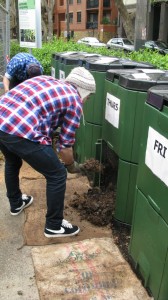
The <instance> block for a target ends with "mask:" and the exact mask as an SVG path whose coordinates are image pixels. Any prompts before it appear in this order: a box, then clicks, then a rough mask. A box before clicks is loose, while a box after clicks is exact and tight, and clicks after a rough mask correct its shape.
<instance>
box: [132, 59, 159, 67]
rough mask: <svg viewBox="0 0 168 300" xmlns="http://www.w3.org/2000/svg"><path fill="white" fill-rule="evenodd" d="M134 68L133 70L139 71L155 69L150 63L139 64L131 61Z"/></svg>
mask: <svg viewBox="0 0 168 300" xmlns="http://www.w3.org/2000/svg"><path fill="white" fill-rule="evenodd" d="M132 62H133V63H134V64H135V65H136V67H135V68H140V69H156V67H155V66H154V65H152V64H150V63H147V62H139V61H132Z"/></svg>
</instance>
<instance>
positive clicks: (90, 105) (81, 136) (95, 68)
mask: <svg viewBox="0 0 168 300" xmlns="http://www.w3.org/2000/svg"><path fill="white" fill-rule="evenodd" d="M79 64H80V65H81V66H84V67H85V68H86V69H88V70H89V71H90V72H91V73H92V75H93V77H94V78H95V81H96V94H94V95H92V96H91V97H90V98H89V100H88V101H87V102H86V103H85V104H84V108H83V110H84V119H85V124H86V126H87V128H90V130H91V133H90V134H89V133H88V130H86V132H87V133H85V125H84V123H83V122H81V126H80V128H79V129H78V130H77V134H76V143H75V145H74V152H75V156H76V157H77V160H78V162H81V163H82V162H83V161H84V160H85V158H87V159H89V158H95V157H97V159H98V160H100V156H101V153H100V155H98V150H97V149H99V143H96V144H94V145H93V141H95V140H100V139H102V122H103V105H104V103H105V101H104V99H105V98H104V81H105V75H106V72H107V70H108V69H111V68H113V69H114V70H116V69H132V68H142V69H145V68H147V67H148V68H154V67H153V65H151V64H147V63H146V64H145V63H139V62H135V61H131V60H128V59H119V58H116V57H109V56H100V57H99V58H96V57H87V56H86V57H83V58H82V59H79ZM88 136H92V137H93V138H92V139H91V140H89V139H88ZM82 145H83V146H82ZM84 145H86V146H85V148H84ZM97 147H98V148H97ZM90 149H92V151H90ZM96 153H97V154H96ZM96 155H97V156H96ZM89 156H90V157H89Z"/></svg>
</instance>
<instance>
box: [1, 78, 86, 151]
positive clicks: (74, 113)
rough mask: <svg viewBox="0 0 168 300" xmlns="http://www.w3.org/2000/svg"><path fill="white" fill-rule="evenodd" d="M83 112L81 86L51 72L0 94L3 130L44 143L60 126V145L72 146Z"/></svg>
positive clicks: (47, 143) (48, 142)
mask: <svg viewBox="0 0 168 300" xmlns="http://www.w3.org/2000/svg"><path fill="white" fill-rule="evenodd" d="M81 114H82V100H81V98H80V96H79V94H78V92H77V89H76V88H75V87H73V86H72V85H71V84H68V83H64V82H63V81H61V80H56V79H55V78H53V77H51V76H44V75H42V76H37V77H34V78H31V79H28V80H26V81H24V82H23V83H20V84H19V85H18V86H16V87H15V88H13V89H12V90H10V91H9V92H8V93H6V94H5V95H3V96H1V97H0V130H1V131H3V132H6V133H9V134H12V135H16V136H19V137H23V138H25V139H28V140H31V141H33V142H38V143H40V144H44V145H51V143H52V134H53V131H55V130H56V129H57V127H58V126H60V127H61V130H60V134H59V144H60V148H62V147H64V146H72V145H73V144H74V142H75V130H76V129H77V128H78V127H79V125H80V118H81Z"/></svg>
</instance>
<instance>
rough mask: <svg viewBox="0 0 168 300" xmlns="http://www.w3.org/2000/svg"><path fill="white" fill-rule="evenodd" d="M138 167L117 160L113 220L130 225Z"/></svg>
mask: <svg viewBox="0 0 168 300" xmlns="http://www.w3.org/2000/svg"><path fill="white" fill-rule="evenodd" d="M137 169H138V166H137V165H136V164H132V163H127V162H125V161H122V160H121V159H119V166H118V177H117V194H116V203H115V213H114V218H115V219H116V220H118V221H119V222H121V223H125V224H128V225H132V216H133V207H134V201H135V188H136V177H137Z"/></svg>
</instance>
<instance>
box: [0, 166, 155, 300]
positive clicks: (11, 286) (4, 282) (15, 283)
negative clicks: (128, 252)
mask: <svg viewBox="0 0 168 300" xmlns="http://www.w3.org/2000/svg"><path fill="white" fill-rule="evenodd" d="M3 167H4V166H3V163H1V164H0V199H1V210H0V228H1V231H0V300H39V299H41V300H51V299H52V300H57V299H58V300H60V299H66V300H69V299H71V300H72V299H76V300H79V299H81V300H86V299H85V298H81V295H80V296H79V297H78V295H76V296H75V298H72V297H73V296H72V297H71V296H70V295H67V296H66V295H64V296H63V298H57V297H56V298H55V296H54V298H52V297H51V298H50V297H49V298H48V297H47V298H46V297H45V296H44V295H43V290H42V288H43V289H44V288H46V284H44V283H43V274H45V273H47V272H48V269H47V267H45V264H46V265H48V264H49V263H50V260H49V258H48V256H47V259H46V253H48V252H49V250H50V251H51V250H52V251H53V253H54V252H55V251H56V249H58V247H61V245H60V246H59V244H58V246H57V247H56V245H55V246H54V245H53V246H44V247H43V246H38V247H37V246H36V247H31V246H25V245H24V240H23V232H22V230H23V224H24V221H25V213H22V214H21V215H19V216H17V217H14V216H11V215H10V214H9V204H8V200H7V197H6V191H5V185H4V181H3ZM30 171H31V170H30ZM23 173H24V172H23ZM25 175H26V176H24V174H23V177H24V181H25V180H26V178H27V175H28V169H26V171H25ZM33 179H34V181H33V188H34V189H35V190H37V191H38V190H39V187H38V180H36V178H34V177H33ZM31 186H32V183H31ZM39 193H40V190H39ZM37 198H38V197H37ZM30 226H31V225H30ZM85 231H86V230H84V232H85ZM82 234H84V233H82V232H81V235H82ZM67 246H68V244H67ZM47 247H48V248H47ZM54 247H56V248H54ZM69 247H71V245H70V244H69ZM64 248H65V247H64ZM33 250H34V251H35V252H34V253H36V252H37V254H38V255H37V258H38V259H39V257H42V258H41V259H40V264H41V265H40V266H38V264H39V262H38V263H36V260H37V258H36V257H35V258H36V259H34V260H33V259H32V253H33ZM118 255H119V256H120V257H121V254H118ZM53 257H54V256H53V255H51V256H50V258H51V259H52V258H53ZM56 257H57V256H56ZM122 259H123V258H122ZM33 261H35V265H33ZM52 263H54V265H53V267H52V266H51V267H50V268H49V270H50V271H53V272H54V266H55V262H52ZM41 266H42V269H41ZM124 266H125V268H126V271H128V272H130V271H129V269H130V267H129V265H128V264H125V262H124ZM43 268H44V269H43ZM35 270H36V277H35ZM39 270H40V271H39ZM47 274H48V273H47ZM56 274H57V273H56ZM56 274H55V272H54V274H53V275H52V276H47V277H46V278H47V282H48V284H49V286H50V287H51V282H52V278H53V276H56ZM50 279H51V281H50ZM57 279H58V278H57V277H56V278H55V280H56V282H57ZM41 280H42V284H43V286H42V287H41ZM128 280H129V282H130V281H131V282H134V281H136V280H137V278H136V275H135V274H134V273H133V274H132V275H131V276H129V278H128ZM37 285H38V287H37ZM54 286H56V283H55V284H54ZM130 286H131V288H132V285H130ZM40 287H41V288H40ZM38 288H39V290H38ZM47 292H48V289H47ZM141 293H144V294H145V295H146V292H145V289H143V287H142V286H141V284H140V285H139V287H138V290H137V291H136V294H137V295H135V298H129V297H128V298H127V297H126V296H128V295H126V293H125V294H124V295H123V297H122V298H115V297H112V298H108V299H116V300H125V299H130V300H133V299H138V300H150V299H152V298H150V297H148V296H147V295H146V296H145V298H144V297H143V299H141V298H139V297H138V295H139V294H141ZM54 294H55V293H54ZM121 294H122V293H121ZM39 295H43V296H42V297H41V298H40V296H39ZM87 299H100V300H102V299H104V298H97V294H96V296H94V298H87Z"/></svg>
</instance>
